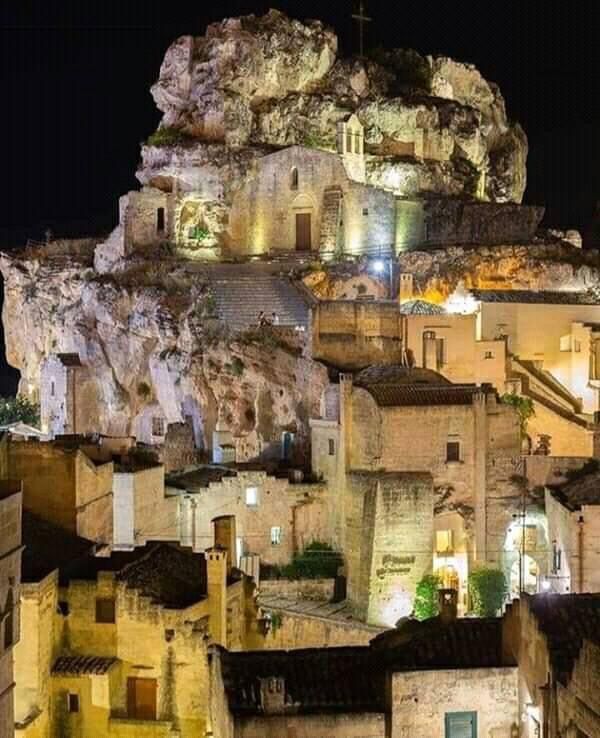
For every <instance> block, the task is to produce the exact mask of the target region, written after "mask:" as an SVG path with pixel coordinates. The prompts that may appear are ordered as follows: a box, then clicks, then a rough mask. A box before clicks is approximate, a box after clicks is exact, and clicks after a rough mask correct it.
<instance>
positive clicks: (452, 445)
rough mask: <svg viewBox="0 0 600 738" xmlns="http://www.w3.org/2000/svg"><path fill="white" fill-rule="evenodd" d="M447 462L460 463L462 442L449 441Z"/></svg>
mask: <svg viewBox="0 0 600 738" xmlns="http://www.w3.org/2000/svg"><path fill="white" fill-rule="evenodd" d="M446 461H460V441H448V443H447V444H446Z"/></svg>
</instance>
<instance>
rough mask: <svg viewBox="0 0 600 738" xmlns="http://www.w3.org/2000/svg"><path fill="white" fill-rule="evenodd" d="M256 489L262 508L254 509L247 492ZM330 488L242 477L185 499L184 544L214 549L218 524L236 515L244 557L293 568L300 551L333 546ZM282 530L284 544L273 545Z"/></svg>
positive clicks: (182, 498) (264, 475) (250, 475)
mask: <svg viewBox="0 0 600 738" xmlns="http://www.w3.org/2000/svg"><path fill="white" fill-rule="evenodd" d="M250 488H252V489H255V490H256V499H257V504H248V502H247V497H246V495H247V490H248V489H250ZM326 500H327V494H326V488H325V487H324V486H323V485H318V484H292V483H290V482H289V481H288V480H287V479H278V478H276V477H272V476H269V475H268V474H267V473H266V472H250V471H249V472H245V471H244V472H239V473H238V474H237V475H236V476H230V477H224V478H223V479H222V480H221V481H220V482H211V483H210V484H208V486H207V487H205V488H203V489H199V490H198V491H195V490H194V491H193V492H192V490H190V494H188V495H179V516H180V521H181V540H182V542H184V543H185V544H186V545H193V547H194V549H195V550H197V551H203V550H204V549H206V548H208V547H209V546H211V545H212V542H213V531H212V520H213V518H215V517H218V516H220V515H234V516H235V521H236V535H237V538H238V545H239V547H240V551H239V553H240V555H247V554H255V555H258V556H260V559H261V561H262V562H264V563H267V564H277V565H281V564H287V563H289V562H290V561H291V558H292V556H293V554H294V552H296V551H300V550H302V549H303V548H304V546H305V545H306V544H308V543H311V542H312V541H314V540H320V541H324V542H326V543H329V542H330V541H331V535H330V532H329V525H328V513H327V502H326ZM273 528H279V529H280V530H279V541H280V542H279V543H272V540H273V538H272V533H273Z"/></svg>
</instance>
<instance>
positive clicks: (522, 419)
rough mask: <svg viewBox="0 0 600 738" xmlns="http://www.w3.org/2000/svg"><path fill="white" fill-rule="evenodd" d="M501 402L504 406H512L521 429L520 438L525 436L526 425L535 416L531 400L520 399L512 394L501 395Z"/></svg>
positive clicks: (528, 398)
mask: <svg viewBox="0 0 600 738" xmlns="http://www.w3.org/2000/svg"><path fill="white" fill-rule="evenodd" d="M501 400H502V402H503V403H504V404H505V405H512V407H514V408H515V410H516V411H517V414H518V415H519V428H520V429H521V438H525V436H526V435H527V423H528V422H529V419H530V418H532V417H533V416H534V415H535V409H534V407H533V400H532V399H531V397H522V396H521V395H517V394H515V393H514V392H512V393H507V394H505V395H502V398H501Z"/></svg>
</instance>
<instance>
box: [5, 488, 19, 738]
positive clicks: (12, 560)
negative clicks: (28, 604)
mask: <svg viewBox="0 0 600 738" xmlns="http://www.w3.org/2000/svg"><path fill="white" fill-rule="evenodd" d="M21 509H22V497H21V492H20V485H16V484H14V483H11V482H7V481H3V482H2V484H1V485H0V613H1V616H0V620H1V621H2V627H1V628H0V632H1V635H2V639H1V640H0V736H2V738H12V735H13V724H14V707H13V695H14V692H13V690H14V684H15V678H17V676H18V675H17V674H16V673H15V672H14V668H13V646H14V644H15V643H17V642H18V640H19V638H20V636H21V633H20V622H19V611H20V582H21Z"/></svg>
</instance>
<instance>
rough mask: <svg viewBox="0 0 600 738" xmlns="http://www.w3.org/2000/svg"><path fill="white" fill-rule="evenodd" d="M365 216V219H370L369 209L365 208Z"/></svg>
mask: <svg viewBox="0 0 600 738" xmlns="http://www.w3.org/2000/svg"><path fill="white" fill-rule="evenodd" d="M363 215H364V216H365V217H368V215H369V208H363Z"/></svg>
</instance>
